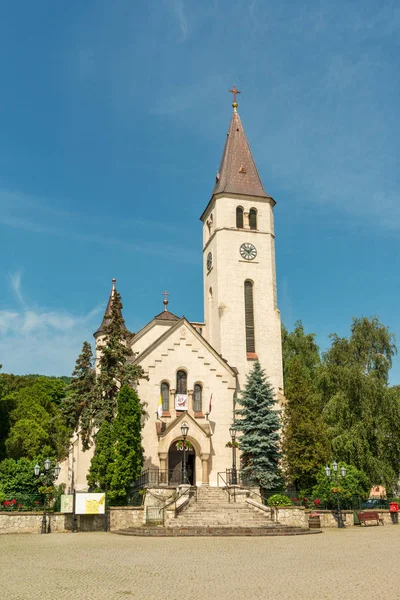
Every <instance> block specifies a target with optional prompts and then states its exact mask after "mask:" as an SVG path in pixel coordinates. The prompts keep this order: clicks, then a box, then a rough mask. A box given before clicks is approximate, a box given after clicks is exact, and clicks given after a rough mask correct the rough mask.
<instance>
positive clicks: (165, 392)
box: [161, 382, 169, 412]
mask: <svg viewBox="0 0 400 600" xmlns="http://www.w3.org/2000/svg"><path fill="white" fill-rule="evenodd" d="M161 399H162V409H163V412H169V385H168V383H165V382H163V383H162V384H161Z"/></svg>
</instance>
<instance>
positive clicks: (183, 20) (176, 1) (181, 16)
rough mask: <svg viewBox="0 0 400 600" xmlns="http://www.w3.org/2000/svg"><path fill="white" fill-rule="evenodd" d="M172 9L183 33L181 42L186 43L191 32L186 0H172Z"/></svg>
mask: <svg viewBox="0 0 400 600" xmlns="http://www.w3.org/2000/svg"><path fill="white" fill-rule="evenodd" d="M171 7H172V11H173V13H174V15H175V17H176V20H177V21H178V25H179V28H180V30H181V33H182V38H181V41H185V40H187V38H188V37H189V30H190V27H189V21H188V19H187V16H186V14H185V2H184V0H171Z"/></svg>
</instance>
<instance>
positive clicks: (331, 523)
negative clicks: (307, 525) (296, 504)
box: [306, 509, 393, 528]
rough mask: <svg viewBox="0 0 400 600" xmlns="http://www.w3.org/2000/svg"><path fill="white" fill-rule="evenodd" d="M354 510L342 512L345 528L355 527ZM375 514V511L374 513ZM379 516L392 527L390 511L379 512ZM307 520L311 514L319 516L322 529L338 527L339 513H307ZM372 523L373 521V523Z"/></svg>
mask: <svg viewBox="0 0 400 600" xmlns="http://www.w3.org/2000/svg"><path fill="white" fill-rule="evenodd" d="M354 512H355V511H354V510H342V511H341V513H342V518H343V522H344V524H345V527H354V518H353V514H354ZM357 512H359V511H357ZM374 512H375V511H374ZM376 512H378V514H379V516H380V517H381V518H382V519H383V522H384V524H385V525H392V524H393V521H392V517H391V514H390V511H389V510H384V509H381V510H378V511H376ZM306 514H307V518H308V515H310V514H318V515H319V518H320V521H321V528H325V527H337V526H338V524H337V513H336V511H332V510H318V511H306ZM371 523H372V521H371Z"/></svg>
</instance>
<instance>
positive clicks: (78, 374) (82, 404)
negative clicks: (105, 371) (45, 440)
mask: <svg viewBox="0 0 400 600" xmlns="http://www.w3.org/2000/svg"><path fill="white" fill-rule="evenodd" d="M95 386H96V373H95V370H94V368H93V352H92V348H91V346H90V344H89V342H83V346H82V352H81V353H80V355H79V356H78V358H77V360H76V364H75V369H74V371H73V373H72V378H71V383H70V384H69V386H68V388H67V395H66V397H65V398H64V400H63V403H62V413H63V415H64V418H65V421H66V424H67V426H68V427H69V428H70V429H71V431H78V429H79V431H80V436H81V440H82V448H83V450H87V449H88V448H89V446H90V440H91V433H92V428H93V401H94V394H95Z"/></svg>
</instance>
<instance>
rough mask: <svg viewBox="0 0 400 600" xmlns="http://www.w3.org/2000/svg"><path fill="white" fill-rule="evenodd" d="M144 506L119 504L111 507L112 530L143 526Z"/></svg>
mask: <svg viewBox="0 0 400 600" xmlns="http://www.w3.org/2000/svg"><path fill="white" fill-rule="evenodd" d="M144 514H145V511H144V508H143V506H118V507H113V506H112V507H111V508H110V531H115V530H116V529H128V528H129V527H142V526H143V524H144Z"/></svg>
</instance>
